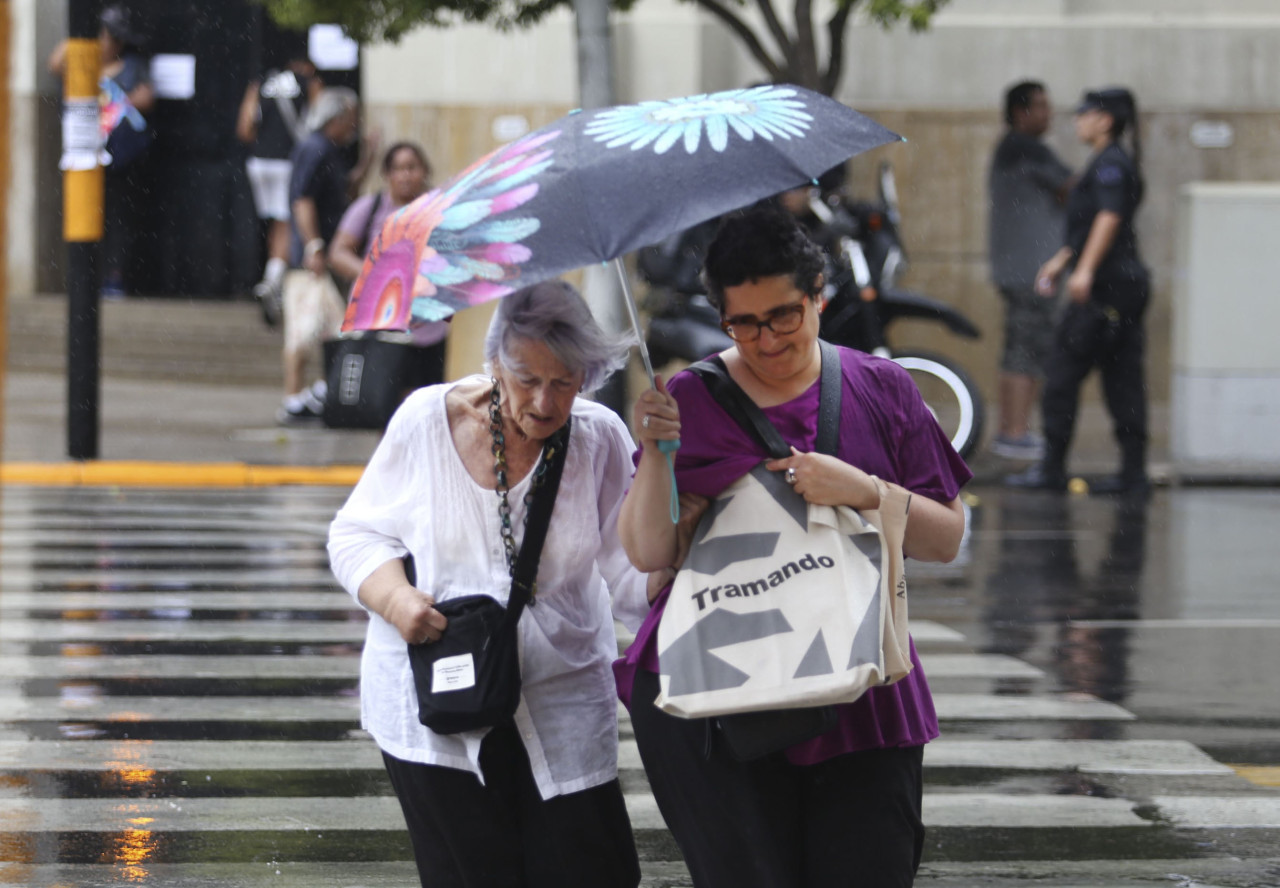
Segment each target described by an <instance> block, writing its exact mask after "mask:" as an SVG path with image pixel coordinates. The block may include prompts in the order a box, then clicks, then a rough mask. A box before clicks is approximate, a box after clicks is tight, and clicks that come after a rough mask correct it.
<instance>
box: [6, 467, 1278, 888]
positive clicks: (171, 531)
mask: <svg viewBox="0 0 1280 888" xmlns="http://www.w3.org/2000/svg"><path fill="white" fill-rule="evenodd" d="M345 495H346V491H345V490H336V489H331V490H324V489H320V488H308V489H307V490H306V491H305V492H301V491H300V492H292V491H283V492H281V491H272V490H270V489H261V490H256V491H216V492H199V493H193V492H190V491H186V492H182V493H177V494H175V493H167V492H164V491H157V490H150V491H145V492H141V493H133V492H131V493H129V494H128V495H127V496H120V495H118V494H116V493H114V492H107V491H98V490H92V489H86V490H79V491H75V492H72V493H69V492H68V491H64V490H53V491H41V490H37V489H19V490H15V491H14V492H13V495H12V496H9V495H8V491H6V496H5V498H2V499H0V790H2V791H0V882H5V883H6V884H31V885H37V884H45V885H54V884H83V885H89V884H119V883H122V880H123V881H124V882H131V883H137V884H147V885H149V886H156V888H178V886H182V888H186V886H189V885H195V884H204V885H208V886H209V888H230V886H232V885H236V886H242V888H258V886H265V885H267V884H270V885H272V886H273V888H292V886H302V885H306V886H308V888H338V886H343V888H351V886H357V885H359V886H364V888H384V886H385V888H390V886H392V885H401V884H408V883H411V882H416V873H415V871H414V868H413V864H412V862H411V860H410V851H409V845H408V840H407V836H406V835H405V831H404V822H403V819H402V816H401V813H400V810H399V805H398V803H397V801H396V799H395V797H394V795H393V794H391V791H390V789H389V783H388V781H387V779H386V776H385V771H384V769H383V766H382V760H381V754H380V752H379V750H378V748H377V746H376V744H374V742H373V741H372V739H371V738H370V737H369V736H368V735H367V734H366V733H365V732H364V731H363V730H361V729H360V727H359V707H360V704H359V699H358V696H357V681H358V676H359V648H360V646H361V644H362V642H363V639H364V634H365V628H366V616H365V614H364V613H363V611H362V610H361V609H360V608H359V607H358V605H356V603H355V602H354V601H353V600H352V599H351V598H350V596H349V595H347V594H346V592H344V591H343V590H342V589H340V588H339V587H338V586H337V584H336V583H335V581H334V579H333V577H332V575H331V574H330V573H329V571H328V568H327V556H326V553H325V551H324V540H325V535H326V533H327V528H328V522H329V519H330V518H331V517H332V514H333V511H334V510H335V509H336V508H337V506H338V505H340V504H341V502H342V501H343V499H344V498H345ZM920 576H924V577H925V580H926V582H927V581H928V579H929V577H931V576H932V574H929V573H928V572H925V573H924V574H920ZM116 617H124V619H116ZM1175 622H1179V624H1180V625H1181V621H1175ZM1089 625H1090V626H1093V625H1098V626H1101V625H1104V624H1102V623H1090V624H1089ZM1105 625H1108V626H1109V625H1111V623H1110V622H1108V623H1106V624H1105ZM1117 625H1124V626H1125V627H1134V628H1137V627H1140V626H1147V625H1156V624H1154V623H1150V622H1146V623H1143V622H1135V623H1127V622H1125V623H1122V624H1120V623H1118V624H1117ZM1215 625H1216V624H1215ZM1250 625H1255V624H1254V623H1252V622H1251V623H1250ZM912 635H913V638H914V640H915V642H916V645H917V648H918V650H919V652H920V657H921V662H922V664H923V667H924V671H925V673H926V674H927V675H928V677H929V678H930V679H931V680H932V681H934V682H937V683H938V684H936V685H935V695H934V705H935V709H936V711H937V713H938V717H939V719H940V721H941V722H943V723H944V724H943V737H942V738H941V739H940V740H936V741H934V742H933V743H931V744H929V745H928V746H927V747H926V749H925V792H924V819H925V822H926V825H927V826H928V828H929V830H930V833H929V837H930V845H929V847H930V851H929V854H928V855H927V856H926V866H925V870H924V871H922V879H921V882H922V884H924V883H928V879H929V876H928V875H925V873H928V872H929V866H930V863H929V860H930V857H932V858H933V859H934V860H935V861H936V862H935V863H934V864H933V865H934V866H935V867H937V870H936V872H951V871H954V872H956V873H969V874H972V873H979V872H982V873H985V872H987V871H988V870H987V869H984V868H982V867H979V868H978V869H972V870H969V869H965V868H964V866H963V865H961V864H949V863H946V861H948V860H957V859H963V860H969V859H973V860H979V861H982V860H985V859H986V858H987V857H994V858H1004V857H1007V856H1008V854H1009V849H1008V848H1007V847H1000V848H994V847H986V846H985V845H984V840H983V838H982V836H983V835H984V834H982V833H981V832H980V831H981V830H984V829H988V830H993V831H995V833H996V834H997V835H998V836H1000V837H1003V839H1004V844H1005V845H1008V844H1009V843H1010V842H1015V841H1017V842H1020V841H1022V840H1020V839H1013V838H1010V837H1014V836H1018V835H1029V834H1033V833H1034V834H1038V835H1039V836H1040V837H1039V838H1035V839H1028V840H1027V842H1026V847H1028V848H1032V847H1034V848H1036V849H1037V854H1038V855H1040V856H1043V857H1046V858H1056V859H1057V861H1058V862H1063V861H1066V860H1068V859H1074V858H1075V857H1080V856H1084V857H1088V856H1091V855H1093V856H1097V855H1107V856H1112V857H1115V858H1117V859H1119V858H1127V857H1129V856H1130V854H1131V853H1132V854H1136V855H1138V856H1142V855H1143V854H1146V855H1148V856H1150V855H1151V854H1152V853H1159V852H1162V851H1163V849H1166V848H1168V847H1170V846H1169V844H1168V843H1169V838H1168V833H1169V832H1170V830H1171V829H1177V830H1184V831H1196V830H1211V831H1215V832H1216V834H1219V835H1226V834H1228V833H1230V832H1231V831H1232V830H1245V831H1255V832H1254V833H1253V834H1256V835H1263V836H1267V835H1270V832H1268V831H1280V800H1277V799H1274V798H1271V797H1269V796H1268V795H1267V794H1266V790H1265V789H1264V788H1263V787H1264V786H1265V785H1266V780H1265V779H1259V778H1257V776H1256V775H1255V776H1254V777H1253V778H1250V770H1253V771H1256V770H1259V769H1256V768H1255V769H1248V768H1239V767H1238V768H1236V769H1233V768H1232V767H1230V766H1228V765H1224V764H1222V763H1219V762H1217V761H1215V760H1214V759H1213V758H1211V757H1210V756H1209V755H1206V754H1205V753H1204V752H1203V751H1202V750H1201V749H1199V748H1198V747H1196V746H1195V745H1193V744H1191V743H1188V742H1186V741H1183V740H1166V739H1141V738H1138V737H1134V738H1132V739H1105V740H1104V739H1059V738H1061V737H1063V736H1065V735H1081V736H1097V737H1128V736H1129V735H1130V734H1136V733H1137V732H1138V731H1140V730H1142V727H1141V725H1134V724H1133V722H1134V721H1135V715H1134V713H1132V712H1130V711H1129V710H1127V709H1126V708H1125V707H1124V706H1121V705H1117V704H1116V703H1112V702H1108V701H1106V700H1102V699H1098V698H1097V697H1093V696H1090V695H1087V694H1081V693H1054V692H1053V688H1054V687H1057V686H1058V685H1057V677H1056V676H1051V675H1047V674H1046V672H1045V671H1044V670H1043V669H1041V668H1038V667H1037V666H1035V665H1032V664H1031V663H1028V662H1026V661H1025V660H1022V659H1019V658H1017V657H1012V656H1008V655H1006V654H998V653H981V652H976V651H974V650H973V649H972V648H973V646H972V644H971V643H970V642H969V640H968V639H966V637H965V635H964V634H963V633H961V632H959V631H957V630H956V629H954V628H952V627H951V626H947V625H944V624H942V623H939V622H936V621H933V620H926V619H918V620H914V621H913V622H912ZM628 640H629V639H627V638H626V634H625V633H620V642H621V644H622V645H623V646H625V644H626V643H627V642H628ZM132 694H136V696H135V695H132ZM223 694H228V695H227V696H222V695H223ZM619 731H620V734H621V741H620V746H619V761H618V765H619V770H620V774H621V777H622V785H623V789H624V798H625V801H626V804H627V810H628V813H629V814H630V816H631V819H632V824H633V828H634V830H635V833H636V838H637V845H638V847H639V849H640V854H641V859H642V861H643V869H644V874H645V875H644V880H643V881H642V888H658V886H663V888H689V885H690V882H689V879H688V874H687V871H686V870H685V868H684V866H683V864H682V862H681V861H680V860H679V859H678V857H679V855H678V851H677V849H676V848H675V845H674V843H673V842H672V840H671V838H670V835H669V833H667V831H666V829H665V824H664V823H663V821H662V818H661V815H660V813H659V811H658V808H657V804H656V802H655V800H654V798H653V796H652V795H651V794H650V793H649V792H648V791H647V786H648V785H647V781H646V780H645V779H644V773H643V766H642V762H641V761H640V756H639V752H638V750H637V747H636V743H635V740H634V736H633V731H632V725H631V723H630V719H629V717H628V715H627V713H626V711H625V709H623V708H622V707H619ZM1166 736H1169V735H1166ZM1174 736H1176V735H1174ZM1023 737H1025V738H1028V739H1018V738H1023ZM219 738H221V739H219ZM1261 770H1266V769H1261ZM1263 777H1265V775H1263ZM1249 779H1254V781H1255V782H1254V783H1252V784H1251V783H1249V782H1248V780H1249ZM1138 784H1141V786H1142V787H1143V789H1142V790H1141V791H1134V792H1130V793H1128V796H1129V797H1124V796H1125V795H1126V793H1125V792H1124V791H1123V790H1121V791H1120V792H1119V793H1118V794H1119V796H1121V797H1110V796H1108V795H1107V794H1106V793H1101V794H1095V793H1094V792H1093V788H1094V787H1096V786H1104V787H1115V786H1121V787H1123V786H1126V785H1127V786H1130V787H1132V786H1135V785H1138ZM1156 786H1158V787H1159V788H1160V790H1161V791H1163V794H1157V793H1155V792H1152V788H1153V787H1156ZM1139 792H1141V793H1144V794H1142V795H1139ZM1194 792H1201V793H1202V794H1191V793H1194ZM1145 793H1150V794H1149V795H1147V794H1145ZM1258 831H1260V832H1258ZM86 836H88V837H89V838H88V839H86V838H85V837H86ZM975 837H977V838H975ZM1257 841H1262V840H1261V839H1258V840H1257ZM77 848H79V849H80V850H75V849H77ZM7 849H25V850H23V851H22V854H25V855H26V856H25V857H24V858H23V859H25V860H27V861H29V863H28V864H22V863H20V861H19V860H17V859H13V860H10V859H7V858H8V857H9V856H10V855H9V853H8V850H7ZM1099 849H1102V850H1099ZM235 855H241V858H240V859H236V860H232V859H231V858H232V857H234V856H235ZM100 860H101V861H111V863H110V864H107V863H98V862H97V861H100ZM54 861H59V862H58V863H56V864H55V863H54ZM339 861H340V865H338V862H339ZM948 866H950V867H951V869H950V870H948V869H947V867H948ZM975 866H977V865H976V864H975ZM15 867H20V871H19V869H15ZM1162 871H1169V872H1172V871H1173V870H1172V869H1169V870H1162ZM124 876H127V877H128V878H124ZM957 878H959V881H956V882H955V883H954V884H970V883H972V882H973V881H976V877H975V879H969V880H968V881H966V879H968V876H961V877H957ZM15 880H16V881H15ZM1053 883H1054V884H1059V885H1064V886H1066V885H1070V884H1072V883H1071V881H1070V880H1069V879H1066V878H1062V879H1057V880H1056V881H1054V882H1053ZM940 884H946V885H950V884H952V883H951V882H945V883H940ZM1097 884H1102V883H1101V882H1098V883H1097Z"/></svg>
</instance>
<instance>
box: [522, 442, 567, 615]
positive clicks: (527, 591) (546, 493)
mask: <svg viewBox="0 0 1280 888" xmlns="http://www.w3.org/2000/svg"><path fill="white" fill-rule="evenodd" d="M572 421H573V420H572V417H571V418H570V419H568V420H566V421H565V424H564V427H563V428H562V429H561V430H560V431H558V432H557V433H556V434H555V435H554V436H553V439H552V441H551V442H550V443H549V446H548V449H549V450H550V453H549V454H548V455H547V456H546V459H547V470H546V471H547V474H546V475H545V477H543V479H542V484H541V485H539V486H538V488H537V490H535V491H534V492H533V501H532V502H531V503H530V504H529V519H528V521H526V522H525V526H524V539H522V540H521V541H520V554H518V555H517V556H516V568H515V573H514V574H513V575H512V577H511V596H510V597H509V598H508V600H507V624H508V625H514V624H515V623H516V622H517V621H518V620H519V619H520V612H521V611H523V610H524V607H525V605H526V604H528V603H529V601H530V599H531V597H532V595H533V586H534V583H535V582H537V579H538V561H539V560H540V559H541V558H542V544H543V542H545V541H546V538H547V528H548V527H550V525H551V511H552V510H553V509H554V508H555V504H556V494H557V493H558V492H559V490H560V476H561V475H562V474H564V460H565V453H566V451H568V449H569V426H570V425H571V423H572Z"/></svg>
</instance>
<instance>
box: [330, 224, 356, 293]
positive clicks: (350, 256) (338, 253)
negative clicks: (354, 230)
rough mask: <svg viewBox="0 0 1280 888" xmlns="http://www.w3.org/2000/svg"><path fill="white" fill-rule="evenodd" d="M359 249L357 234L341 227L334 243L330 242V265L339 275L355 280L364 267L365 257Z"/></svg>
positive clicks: (334, 238) (334, 237)
mask: <svg viewBox="0 0 1280 888" xmlns="http://www.w3.org/2000/svg"><path fill="white" fill-rule="evenodd" d="M359 249H360V244H359V242H358V241H357V240H356V236H355V235H354V234H349V233H348V232H345V231H343V230H342V229H341V228H339V229H338V233H337V234H335V235H334V236H333V243H331V244H329V267H330V268H332V269H333V270H334V271H335V272H337V274H338V276H339V277H341V278H344V279H346V280H349V281H354V280H355V279H356V278H358V277H359V276H360V271H361V270H362V269H363V268H364V257H362V256H361V255H360V253H359V252H358V250H359Z"/></svg>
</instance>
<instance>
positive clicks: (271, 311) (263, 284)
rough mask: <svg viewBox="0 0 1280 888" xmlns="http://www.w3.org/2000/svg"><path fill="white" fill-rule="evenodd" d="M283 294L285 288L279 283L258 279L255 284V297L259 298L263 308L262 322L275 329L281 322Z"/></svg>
mask: <svg viewBox="0 0 1280 888" xmlns="http://www.w3.org/2000/svg"><path fill="white" fill-rule="evenodd" d="M283 295H284V294H283V289H282V287H281V285H280V284H279V283H272V282H270V281H258V283H256V284H254V285H253V298H255V299H257V300H258V307H259V308H261V309H262V322H263V323H264V324H266V325H267V326H268V327H270V328H272V329H273V330H274V329H275V328H276V326H277V325H278V324H279V323H280V317H281V315H282V314H283V308H282V306H281V302H282V297H283Z"/></svg>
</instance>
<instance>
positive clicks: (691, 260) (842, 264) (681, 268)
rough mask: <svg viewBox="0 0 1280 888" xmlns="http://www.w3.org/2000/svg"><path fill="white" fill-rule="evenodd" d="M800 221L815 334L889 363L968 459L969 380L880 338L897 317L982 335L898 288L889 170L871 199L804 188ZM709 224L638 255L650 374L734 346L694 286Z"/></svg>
mask: <svg viewBox="0 0 1280 888" xmlns="http://www.w3.org/2000/svg"><path fill="white" fill-rule="evenodd" d="M807 211H808V212H807V213H805V214H804V215H803V216H802V217H801V218H800V221H801V223H802V224H805V225H806V227H808V228H809V230H810V233H811V235H812V236H813V237H814V240H815V241H817V242H818V243H819V244H821V245H822V246H823V247H824V249H825V250H826V253H827V273H826V275H825V284H824V288H823V298H824V303H823V309H822V319H821V326H820V327H819V335H821V336H822V338H823V339H826V340H827V341H829V342H832V343H835V344H837V345H844V346H847V347H850V348H856V349H859V350H860V351H865V352H868V353H871V354H875V355H879V356H881V357H885V358H888V359H890V360H892V361H894V362H895V363H897V364H898V365H899V366H901V367H902V368H903V369H905V370H906V371H907V372H908V373H909V374H910V375H911V378H912V379H913V380H914V381H915V383H916V386H917V388H919V389H920V394H921V396H922V397H923V398H924V401H925V404H927V405H928V407H929V409H930V411H932V413H933V415H934V417H935V418H936V419H937V420H938V424H939V425H940V426H941V427H942V429H943V431H944V432H945V433H946V435H947V437H948V438H950V440H951V444H952V446H953V447H955V449H956V452H957V453H959V454H960V455H961V456H962V457H966V458H967V457H968V456H969V455H970V454H971V453H973V451H974V450H975V449H976V448H977V446H978V444H979V442H980V441H981V440H982V427H983V422H984V419H985V415H986V411H985V408H984V405H983V400H982V394H981V392H980V391H979V390H978V387H977V385H976V384H975V383H974V381H973V379H972V378H971V377H970V376H969V375H968V374H967V373H966V372H965V371H964V370H963V369H961V368H960V367H959V366H957V365H956V364H955V363H954V362H953V361H951V360H950V359H948V358H945V357H943V356H941V355H938V354H934V353H932V352H926V351H916V350H909V349H893V348H891V347H890V346H889V344H888V340H887V338H886V336H885V331H886V330H887V329H888V328H889V327H890V326H891V325H892V324H893V322H894V321H896V320H898V319H899V318H921V319H924V320H929V321H936V322H939V323H941V324H943V325H945V326H946V328H947V329H948V330H950V331H951V332H952V333H954V334H955V335H957V336H962V337H965V338H969V339H973V338H977V337H978V336H980V335H981V334H980V332H979V330H978V328H977V327H976V326H974V324H973V322H971V321H970V320H969V319H968V318H967V317H965V316H964V315H963V314H961V313H960V312H958V311H956V310H955V309H954V308H952V307H950V306H948V305H946V304H944V303H941V302H938V301H937V300H934V299H930V298H928V297H927V296H924V295H922V294H919V293H914V292H911V291H907V290H902V289H899V288H898V287H897V286H896V283H897V278H898V276H899V275H900V274H901V273H902V271H903V270H904V269H905V268H906V265H907V260H906V254H905V253H904V252H903V249H902V244H901V241H900V240H899V237H898V225H899V218H900V217H899V211H898V199H897V189H896V185H895V182H894V178H893V170H892V168H891V167H890V166H889V165H888V164H883V165H882V166H881V168H880V177H879V199H878V200H877V201H876V202H874V203H872V202H852V201H848V200H845V199H843V198H841V197H840V196H839V195H834V194H833V195H829V196H827V197H825V198H824V197H823V196H821V195H820V194H819V193H818V190H817V189H816V188H815V189H810V190H809V192H808V195H807ZM715 224H716V223H715V222H714V221H713V222H710V223H703V224H702V225H699V226H696V227H695V228H692V229H690V230H689V231H687V232H684V233H683V234H682V235H680V236H678V237H677V238H673V239H670V240H668V241H666V242H663V243H662V244H658V245H657V246H654V247H650V248H648V249H646V250H644V251H642V252H641V255H640V257H639V263H638V264H639V268H640V272H641V274H642V275H643V276H644V277H645V279H646V280H647V281H648V283H649V284H650V291H649V297H648V298H647V299H646V302H645V307H646V308H647V309H648V311H649V313H650V318H651V319H650V323H649V332H648V336H647V337H646V343H647V345H648V347H649V353H650V355H651V356H652V358H653V362H654V364H655V365H661V364H664V363H667V362H668V361H670V360H673V359H678V360H682V361H686V362H692V361H697V360H700V359H702V358H704V357H706V356H707V355H710V354H713V353H715V352H719V351H723V350H725V349H727V348H729V347H730V346H731V345H733V340H731V339H730V338H729V337H728V335H727V334H725V333H724V332H723V331H722V330H721V328H720V314H719V312H717V311H716V309H715V308H714V307H712V305H711V304H710V302H708V301H707V298H706V295H705V290H704V289H703V287H702V282H701V279H700V277H699V271H700V269H701V267H702V256H703V253H704V252H705V249H706V245H707V244H709V243H710V241H711V238H712V237H713V236H714V233H715Z"/></svg>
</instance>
